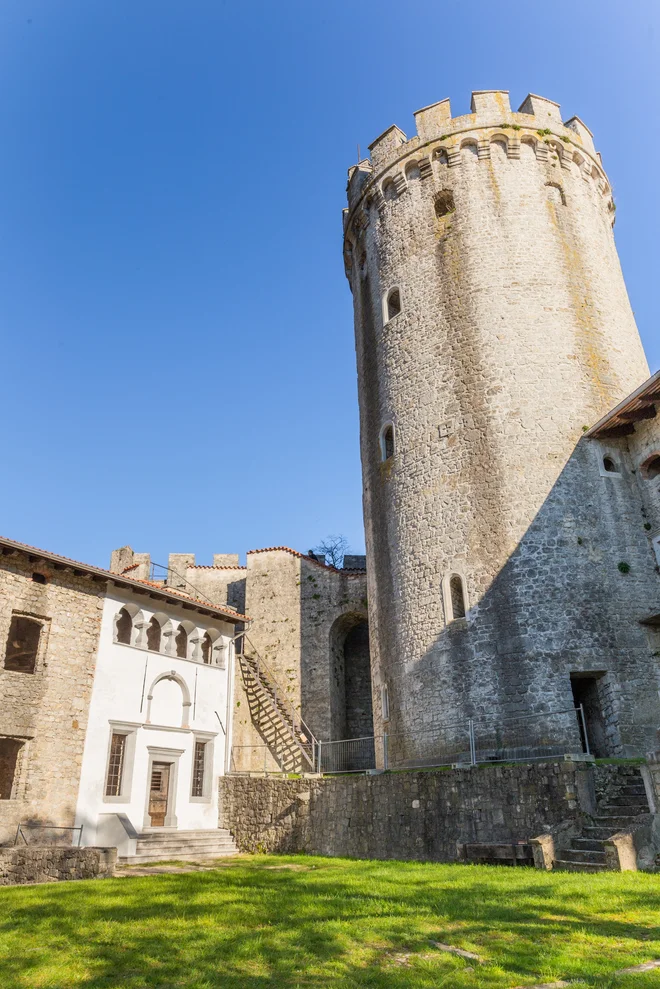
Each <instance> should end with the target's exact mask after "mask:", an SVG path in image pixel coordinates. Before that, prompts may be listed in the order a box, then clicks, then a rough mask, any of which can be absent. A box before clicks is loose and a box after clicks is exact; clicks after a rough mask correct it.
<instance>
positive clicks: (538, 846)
mask: <svg viewBox="0 0 660 989" xmlns="http://www.w3.org/2000/svg"><path fill="white" fill-rule="evenodd" d="M579 833H580V828H579V826H578V824H577V822H576V821H575V820H572V821H561V822H560V823H559V824H557V825H555V827H554V828H548V830H547V831H546V832H544V833H543V834H540V835H537V836H536V837H535V838H530V839H529V844H530V845H531V848H532V854H533V856H534V867H535V868H536V869H545V870H546V871H547V872H549V871H550V870H551V869H552V867H553V865H554V862H555V859H556V858H557V851H558V850H559V848H560V847H561V846H562V845H564V844H565V843H566V842H570V840H571V839H572V838H574V837H576V835H578V834H579Z"/></svg>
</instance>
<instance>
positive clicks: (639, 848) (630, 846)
mask: <svg viewBox="0 0 660 989" xmlns="http://www.w3.org/2000/svg"><path fill="white" fill-rule="evenodd" d="M652 824H653V818H652V816H651V814H641V815H640V816H639V817H638V818H637V820H636V821H635V823H634V824H633V825H632V826H631V827H629V828H624V829H623V830H621V831H617V832H616V834H613V835H612V836H611V837H610V838H607V839H606V840H605V841H604V842H603V847H604V849H605V866H606V868H608V869H610V870H611V871H612V872H637V870H638V869H652V868H653V865H654V860H655V854H654V851H653V838H652Z"/></svg>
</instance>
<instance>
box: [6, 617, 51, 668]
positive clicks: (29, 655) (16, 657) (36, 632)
mask: <svg viewBox="0 0 660 989" xmlns="http://www.w3.org/2000/svg"><path fill="white" fill-rule="evenodd" d="M41 629H42V624H41V622H39V621H36V620H35V619H34V618H27V617H26V616H25V615H13V616H12V619H11V623H10V626H9V637H8V639H7V648H6V651H5V664H4V665H5V669H6V670H13V671H14V672H15V673H34V670H35V667H36V665H37V655H38V653H39V641H40V639H41Z"/></svg>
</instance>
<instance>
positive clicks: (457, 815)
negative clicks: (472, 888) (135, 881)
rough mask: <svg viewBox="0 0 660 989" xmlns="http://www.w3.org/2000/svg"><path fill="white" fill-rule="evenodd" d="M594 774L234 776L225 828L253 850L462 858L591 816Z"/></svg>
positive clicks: (477, 771)
mask: <svg viewBox="0 0 660 989" xmlns="http://www.w3.org/2000/svg"><path fill="white" fill-rule="evenodd" d="M624 768H627V767H624ZM607 769H608V774H609V776H611V775H612V773H613V772H616V767H607ZM597 772H598V770H596V773H597ZM593 773H594V770H592V769H590V768H589V767H588V766H587V765H585V764H580V763H571V762H554V763H546V764H533V765H517V766H500V767H494V766H488V767H478V768H474V769H459V770H447V771H433V772H403V773H385V774H382V775H377V776H361V775H359V776H358V775H356V776H342V777H325V778H309V779H304V778H302V779H269V778H254V777H253V778H246V777H231V776H229V777H224V778H222V779H221V780H220V821H219V824H220V827H223V828H228V829H229V830H230V831H231V832H232V834H233V836H234V838H235V840H236V842H237V844H238V847H239V848H240V850H241V851H243V852H259V851H267V852H308V853H312V854H318V855H329V856H346V857H351V858H370V859H416V860H421V861H433V862H452V861H455V860H457V858H458V850H457V844H458V843H459V842H460V843H463V842H487V843H493V842H519V841H528V840H529V838H531V837H534V836H535V835H537V834H540V833H543V832H545V831H547V830H548V829H550V828H551V827H552V826H553V825H556V824H559V823H560V822H562V821H567V820H571V819H576V818H578V817H579V815H580V814H581V813H582V812H587V813H588V812H589V810H592V809H593V799H592V796H590V794H591V795H593Z"/></svg>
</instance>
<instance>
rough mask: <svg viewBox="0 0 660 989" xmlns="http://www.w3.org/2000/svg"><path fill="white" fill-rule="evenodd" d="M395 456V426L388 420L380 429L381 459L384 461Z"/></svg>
mask: <svg viewBox="0 0 660 989" xmlns="http://www.w3.org/2000/svg"><path fill="white" fill-rule="evenodd" d="M393 456H394V426H393V424H392V423H391V422H386V423H385V425H384V426H383V428H382V429H381V431H380V459H381V460H382V461H383V462H384V461H385V460H389V459H390V458H391V457H393Z"/></svg>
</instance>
